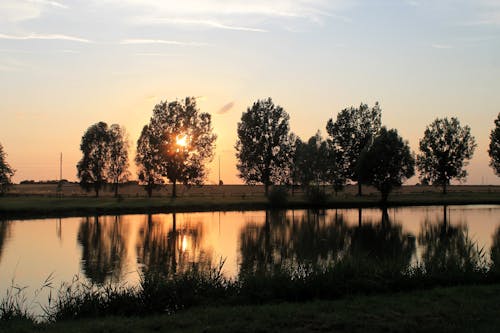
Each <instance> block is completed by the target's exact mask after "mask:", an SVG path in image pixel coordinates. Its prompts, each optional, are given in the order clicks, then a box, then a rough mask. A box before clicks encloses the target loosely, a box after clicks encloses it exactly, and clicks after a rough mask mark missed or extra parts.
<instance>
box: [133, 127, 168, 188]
mask: <svg viewBox="0 0 500 333" xmlns="http://www.w3.org/2000/svg"><path fill="white" fill-rule="evenodd" d="M159 152H160V138H159V137H155V136H154V133H153V132H152V130H151V127H150V125H145V126H144V127H143V128H142V132H141V136H140V137H139V140H137V151H136V154H135V163H136V165H137V174H138V177H139V181H140V182H141V183H143V184H144V186H145V189H146V192H147V193H148V196H149V197H151V196H152V194H153V189H154V188H155V187H156V186H158V185H159V184H162V183H163V177H162V171H161V162H160V161H161V156H160V153H159Z"/></svg>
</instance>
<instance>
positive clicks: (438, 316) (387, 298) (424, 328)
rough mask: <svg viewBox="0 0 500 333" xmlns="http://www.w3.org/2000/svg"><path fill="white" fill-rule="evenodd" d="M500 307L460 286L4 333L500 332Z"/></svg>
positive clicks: (497, 296) (489, 289)
mask: <svg viewBox="0 0 500 333" xmlns="http://www.w3.org/2000/svg"><path fill="white" fill-rule="evenodd" d="M499 302H500V285H499V284H494V285H482V286H467V287H465V286H459V287H450V288H435V289H431V290H421V291H413V292H405V293H392V294H385V295H372V296H361V295H360V296H352V297H348V298H345V299H340V300H336V301H312V302H305V303H280V304H268V305H252V306H210V307H197V308H192V309H189V310H185V311H180V312H178V313H176V314H174V315H167V314H165V315H155V316H147V317H119V316H110V317H104V318H97V319H82V320H73V321H72V320H70V321H61V322H58V323H55V324H44V325H34V324H32V323H29V322H8V323H6V324H5V325H2V326H0V331H4V332H28V331H35V330H36V331H37V332H47V333H52V332H82V333H84V332H158V331H162V332H163V331H168V332H285V331H286V332H317V331H329V332H330V331H334V332H497V331H498V329H499V327H500V315H499V311H498V303H499Z"/></svg>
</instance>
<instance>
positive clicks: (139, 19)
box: [94, 0, 358, 32]
mask: <svg viewBox="0 0 500 333" xmlns="http://www.w3.org/2000/svg"><path fill="white" fill-rule="evenodd" d="M94 1H95V2H96V3H98V4H99V2H98V1H97V0H94ZM357 2H358V1H357V0H276V1H268V0H253V1H248V0H231V1H220V0H183V1H178V0H163V1H156V0H108V1H107V2H106V3H111V4H115V3H117V4H119V5H120V6H121V7H122V8H128V10H129V11H133V12H134V13H136V14H133V15H132V16H130V17H128V18H129V19H130V20H131V22H133V23H135V24H141V25H151V24H177V25H198V26H204V27H208V28H214V29H226V30H237V31H250V32H265V31H266V29H264V28H262V24H264V23H273V24H275V23H277V24H281V23H283V22H284V21H288V22H289V21H291V20H292V21H299V20H308V21H310V22H314V23H322V22H323V21H324V19H325V18H333V19H337V20H342V21H346V22H349V21H350V18H348V17H345V16H342V15H340V14H341V13H342V12H343V11H344V10H345V9H348V8H351V7H353V6H355V4H356V3H357Z"/></svg>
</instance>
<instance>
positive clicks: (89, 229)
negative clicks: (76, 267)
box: [78, 216, 128, 284]
mask: <svg viewBox="0 0 500 333" xmlns="http://www.w3.org/2000/svg"><path fill="white" fill-rule="evenodd" d="M120 222H121V221H120V217H119V216H115V217H99V216H95V217H86V218H84V219H83V220H82V222H81V224H80V228H79V230H78V242H79V243H80V245H81V246H82V271H83V273H84V274H85V276H86V277H87V278H88V279H90V280H91V281H92V282H94V283H97V284H103V283H104V282H106V281H108V279H110V280H111V281H118V280H119V279H120V276H121V273H122V267H123V263H124V259H125V258H126V256H127V246H126V238H127V235H128V230H127V228H126V224H123V223H120Z"/></svg>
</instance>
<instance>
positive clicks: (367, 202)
mask: <svg viewBox="0 0 500 333" xmlns="http://www.w3.org/2000/svg"><path fill="white" fill-rule="evenodd" d="M443 205H500V193H498V192H450V193H448V194H446V195H443V194H441V193H437V192H434V193H425V192H423V193H404V194H403V193H397V194H396V193H395V194H393V195H392V196H390V197H389V200H388V202H387V203H386V204H385V205H382V204H381V202H380V197H379V196H378V195H374V194H373V193H372V194H369V195H365V196H362V197H357V196H352V195H350V196H346V195H343V196H339V197H335V196H330V197H328V199H327V200H326V201H325V202H323V203H315V202H310V201H309V200H308V199H307V198H306V197H305V196H303V195H300V196H293V197H292V196H289V197H288V200H287V202H286V203H281V204H279V205H272V204H271V203H270V202H269V201H268V200H267V198H265V197H264V196H248V197H245V196H243V197H210V196H205V197H194V196H193V197H188V196H186V197H178V198H176V199H172V198H170V197H153V198H145V197H125V198H119V199H116V198H111V197H100V198H93V197H60V198H58V197H47V196H39V195H17V196H12V195H11V196H9V195H7V196H4V197H0V216H1V217H0V220H7V219H9V220H11V219H34V218H62V217H80V216H94V215H124V214H160V213H188V212H213V211H244V210H264V209H336V208H338V209H346V208H353V209H355V208H382V207H384V206H385V207H387V208H391V207H405V206H408V207H411V206H443Z"/></svg>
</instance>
